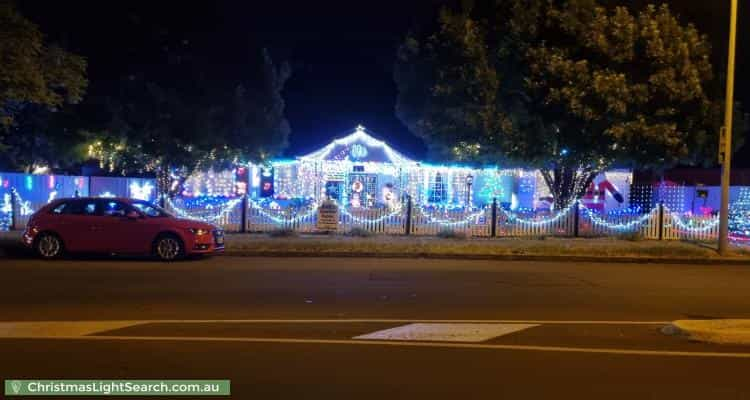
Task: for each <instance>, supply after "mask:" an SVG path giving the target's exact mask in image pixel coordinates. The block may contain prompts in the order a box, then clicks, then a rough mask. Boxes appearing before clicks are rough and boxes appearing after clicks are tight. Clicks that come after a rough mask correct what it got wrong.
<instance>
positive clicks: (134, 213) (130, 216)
mask: <svg viewBox="0 0 750 400" xmlns="http://www.w3.org/2000/svg"><path fill="white" fill-rule="evenodd" d="M125 216H126V217H127V218H128V219H138V218H140V217H141V215H140V214H138V212H137V211H135V210H130V211H128V213H127V214H125Z"/></svg>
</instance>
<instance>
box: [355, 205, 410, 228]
mask: <svg viewBox="0 0 750 400" xmlns="http://www.w3.org/2000/svg"><path fill="white" fill-rule="evenodd" d="M341 213H342V214H344V215H346V216H347V217H349V218H351V219H352V221H354V222H357V223H360V224H379V223H381V222H383V221H385V220H386V219H389V218H392V217H394V216H396V215H398V214H401V213H402V210H401V208H399V209H397V210H395V211H393V212H391V213H390V214H386V215H382V216H380V217H377V218H372V219H370V218H363V217H359V216H356V215H354V214H352V213H350V212H349V211H348V210H347V209H346V208H341Z"/></svg>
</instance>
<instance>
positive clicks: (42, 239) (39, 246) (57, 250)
mask: <svg viewBox="0 0 750 400" xmlns="http://www.w3.org/2000/svg"><path fill="white" fill-rule="evenodd" d="M34 250H36V253H37V254H38V255H39V257H42V258H44V259H47V260H51V259H53V258H58V257H60V256H61V255H62V254H63V252H64V251H65V248H64V247H63V242H62V240H61V239H60V237H59V236H57V235H55V234H52V233H42V234H40V235H39V237H38V238H37V239H36V243H35V245H34Z"/></svg>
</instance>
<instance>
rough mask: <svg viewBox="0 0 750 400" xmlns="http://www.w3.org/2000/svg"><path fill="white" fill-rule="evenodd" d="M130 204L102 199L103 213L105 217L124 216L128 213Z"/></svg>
mask: <svg viewBox="0 0 750 400" xmlns="http://www.w3.org/2000/svg"><path fill="white" fill-rule="evenodd" d="M127 210H128V205H127V204H125V203H123V202H121V201H117V200H104V201H102V211H101V215H104V216H105V217H124V216H125V214H126V213H127Z"/></svg>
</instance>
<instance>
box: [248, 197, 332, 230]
mask: <svg viewBox="0 0 750 400" xmlns="http://www.w3.org/2000/svg"><path fill="white" fill-rule="evenodd" d="M247 202H248V204H249V205H250V207H252V208H253V209H255V210H258V213H259V214H260V215H261V216H263V217H266V218H269V219H270V220H271V221H273V222H274V223H275V224H277V225H280V224H293V223H296V222H298V221H302V220H303V219H305V218H308V217H310V216H312V215H313V214H315V213H316V212H318V207H319V206H320V205H319V204H318V203H313V207H312V208H311V209H310V210H309V211H308V212H306V213H305V214H302V215H297V216H295V217H293V218H284V217H279V216H278V215H273V214H271V213H269V212H268V211H266V209H265V208H263V206H261V205H260V204H258V203H256V202H255V201H253V200H252V199H247Z"/></svg>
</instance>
